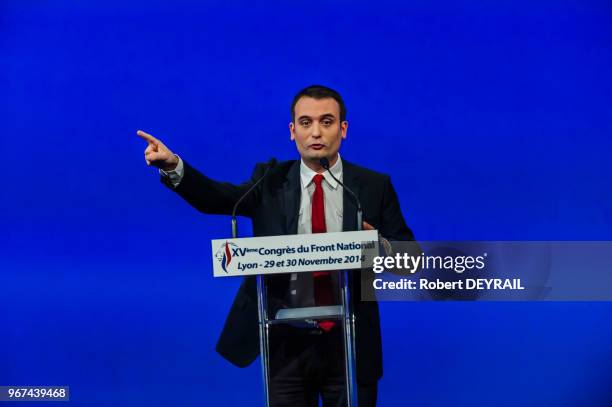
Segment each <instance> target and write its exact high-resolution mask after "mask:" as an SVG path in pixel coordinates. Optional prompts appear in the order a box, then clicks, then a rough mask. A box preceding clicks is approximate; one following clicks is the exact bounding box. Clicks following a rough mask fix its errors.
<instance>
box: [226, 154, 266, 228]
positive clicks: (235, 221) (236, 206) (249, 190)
mask: <svg viewBox="0 0 612 407" xmlns="http://www.w3.org/2000/svg"><path fill="white" fill-rule="evenodd" d="M264 165H265V166H266V170H265V171H264V173H263V175H262V176H261V177H260V178H259V179H258V180H257V181H256V182H255V183H254V184H253V185H251V188H249V189H248V190H247V191H246V192H245V193H244V194H242V196H241V197H240V198H239V199H238V200H237V201H236V203H235V204H234V207H233V208H232V238H233V239H235V238H237V237H238V220H237V219H236V211H237V210H238V206H239V205H240V203H241V202H242V201H243V200H244V198H246V197H247V196H248V195H249V194H250V193H251V191H253V190H254V189H255V187H256V186H257V185H259V183H260V182H261V181H263V179H264V178H265V177H266V175H268V171H270V168H272V167H274V166H275V165H276V158H271V159H270V160H268V162H267V163H265V164H264Z"/></svg>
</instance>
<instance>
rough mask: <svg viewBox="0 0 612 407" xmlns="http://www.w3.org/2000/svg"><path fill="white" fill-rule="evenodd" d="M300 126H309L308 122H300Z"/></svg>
mask: <svg viewBox="0 0 612 407" xmlns="http://www.w3.org/2000/svg"><path fill="white" fill-rule="evenodd" d="M300 124H301V125H302V126H308V125H310V120H302V121H301V122H300Z"/></svg>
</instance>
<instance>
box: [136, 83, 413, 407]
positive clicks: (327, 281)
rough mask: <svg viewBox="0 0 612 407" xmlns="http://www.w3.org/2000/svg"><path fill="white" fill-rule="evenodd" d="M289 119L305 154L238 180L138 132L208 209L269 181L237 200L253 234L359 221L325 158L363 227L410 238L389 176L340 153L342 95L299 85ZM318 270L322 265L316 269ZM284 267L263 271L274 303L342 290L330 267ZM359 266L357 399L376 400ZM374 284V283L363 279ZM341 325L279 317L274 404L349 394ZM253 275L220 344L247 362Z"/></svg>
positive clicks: (375, 367) (251, 352)
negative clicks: (222, 177) (292, 270)
mask: <svg viewBox="0 0 612 407" xmlns="http://www.w3.org/2000/svg"><path fill="white" fill-rule="evenodd" d="M291 113H292V120H291V123H290V124H289V131H290V134H291V140H292V141H295V143H296V147H297V149H298V152H299V153H300V157H301V160H299V161H295V160H293V161H285V162H280V163H275V164H273V165H266V164H258V165H257V166H256V167H255V170H254V172H253V175H252V177H251V179H250V180H249V181H247V182H245V183H243V184H241V185H232V184H229V183H223V182H218V181H214V180H212V179H210V178H208V177H206V176H205V175H203V174H201V173H200V172H198V171H197V170H195V169H194V168H193V167H191V166H190V165H189V164H188V163H187V162H184V161H183V160H181V159H180V158H179V157H178V156H177V155H175V154H173V153H172V152H171V151H170V150H169V149H168V148H167V147H166V146H165V145H164V144H163V143H162V142H161V141H159V140H158V139H156V138H155V137H153V136H151V135H149V134H147V133H144V132H142V131H139V132H138V135H139V136H140V137H142V138H144V139H145V140H146V141H147V143H148V146H147V148H146V150H145V160H146V162H147V164H148V165H154V166H156V167H158V168H159V169H160V173H161V174H162V182H163V183H164V184H166V185H167V186H168V187H170V188H172V189H173V190H174V191H175V192H176V193H178V194H179V195H180V196H181V197H182V198H184V199H185V200H186V201H187V202H189V203H190V204H191V205H193V206H194V207H195V208H196V209H198V210H199V211H201V212H203V213H207V214H225V215H227V214H230V213H231V210H232V207H233V206H234V204H235V203H236V201H237V200H238V199H239V198H240V197H241V196H242V195H243V194H244V193H245V192H246V191H247V190H248V189H249V188H250V187H251V186H252V185H253V183H254V182H256V181H257V180H258V179H260V178H261V177H262V176H263V175H264V172H265V170H266V168H268V167H270V168H269V171H268V173H267V174H266V176H265V178H264V179H263V181H262V182H261V183H260V185H258V187H257V188H256V189H255V190H254V191H253V192H252V193H250V194H249V195H247V196H246V198H245V199H244V201H243V202H242V203H241V204H240V206H239V207H238V214H239V215H242V216H247V217H249V218H251V219H252V221H253V232H254V234H255V236H271V235H285V234H297V233H321V232H337V231H351V230H356V229H357V225H356V220H355V219H356V216H355V215H356V212H357V205H356V203H355V201H354V199H353V198H352V197H351V196H350V195H349V193H348V192H346V191H344V190H343V189H342V187H341V186H339V185H338V183H337V182H336V181H334V180H333V178H332V177H331V176H330V175H329V173H326V172H325V170H324V169H323V168H322V167H321V164H320V159H321V158H323V157H325V158H327V159H328V160H329V166H330V171H331V172H333V173H334V175H336V178H338V179H340V180H341V181H342V182H343V183H344V184H345V185H346V186H347V187H348V188H350V189H351V190H352V191H353V192H354V193H355V194H356V195H357V196H358V197H359V200H360V201H361V205H362V208H363V213H364V224H363V228H364V229H378V231H379V233H380V236H381V237H384V239H385V241H386V239H389V240H402V241H406V240H414V237H413V234H412V232H411V231H410V229H409V228H408V227H407V226H406V223H405V221H404V218H403V216H402V213H401V210H400V206H399V201H398V198H397V195H396V193H395V191H394V189H393V186H392V184H391V181H390V178H389V177H388V176H387V175H383V174H380V173H377V172H374V171H371V170H368V169H365V168H363V167H360V166H357V165H354V164H351V163H349V162H348V161H346V160H344V159H341V158H340V155H339V154H338V151H339V149H340V145H341V142H342V140H344V139H345V138H346V133H347V129H348V122H347V121H346V108H345V106H344V102H343V100H342V98H341V97H340V95H339V94H338V93H337V92H335V91H334V90H332V89H329V88H327V87H324V86H310V87H308V88H305V89H303V90H302V91H300V92H299V93H298V94H297V95H296V96H295V98H294V100H293V103H292V106H291ZM315 274H316V273H315ZM319 274H321V276H319V275H316V276H315V277H313V276H311V275H310V274H306V275H304V274H299V275H295V274H285V275H280V276H273V277H268V278H267V284H268V291H269V298H270V302H271V304H272V305H271V307H272V308H279V307H286V306H291V307H304V306H313V305H319V304H320V298H322V297H321V293H322V292H323V291H324V290H329V292H330V293H332V295H334V296H337V290H338V287H337V281H336V280H334V279H333V278H331V277H329V276H328V274H329V273H319ZM360 276H361V273H360V272H354V273H352V277H351V278H352V285H353V292H354V293H355V294H356V296H357V301H355V303H354V311H355V315H356V322H355V323H356V326H355V331H356V338H355V339H356V346H355V347H356V355H357V379H358V399H359V405H360V406H375V405H376V395H377V382H378V380H379V379H380V378H381V377H382V346H381V335H380V322H379V313H378V304H377V303H376V302H375V301H361V300H359V293H361V278H360ZM364 288H366V289H370V287H365V286H364ZM340 331H341V330H340V328H339V326H337V325H336V324H334V323H333V322H330V321H323V322H320V323H319V324H316V325H312V326H308V327H297V326H291V325H287V326H284V327H283V326H281V327H279V328H276V330H275V332H272V333H271V338H270V363H271V367H270V399H271V405H273V406H292V407H297V406H316V405H318V404H317V402H318V398H319V396H320V397H321V398H322V400H323V404H324V406H341V405H344V404H345V403H346V399H345V392H344V381H343V375H344V370H343V367H344V360H343V356H342V354H343V352H342V340H341V333H340ZM258 332H259V331H258V313H257V297H256V284H255V279H254V278H253V277H247V278H245V279H244V281H243V283H242V285H241V286H240V289H239V291H238V293H237V295H236V298H235V300H234V303H233V305H232V308H231V310H230V313H229V315H228V317H227V320H226V322H225V326H224V328H223V331H222V333H221V337H220V339H219V342H218V344H217V351H218V352H219V353H220V354H221V355H222V356H223V357H225V358H226V359H227V360H229V361H230V362H232V363H233V364H235V365H237V366H240V367H244V366H247V365H249V364H251V363H252V362H253V361H254V360H255V358H256V357H257V355H258V354H259V341H258Z"/></svg>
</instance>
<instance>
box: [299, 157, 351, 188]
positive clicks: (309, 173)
mask: <svg viewBox="0 0 612 407" xmlns="http://www.w3.org/2000/svg"><path fill="white" fill-rule="evenodd" d="M329 171H331V172H332V173H333V174H334V176H335V177H336V178H338V179H339V180H341V179H342V158H341V157H340V153H338V160H337V161H336V163H335V164H334V165H332V167H331V168H330V169H329ZM329 171H325V172H324V173H323V178H325V181H326V182H327V183H328V184H329V186H330V187H331V188H332V189H336V188H337V187H338V183H337V182H336V180H335V179H333V178H332V176H331V175H329ZM316 174H317V172H316V171H313V170H312V169H310V168H309V167H308V166H307V165H306V164H305V163H304V160H302V161H301V162H300V178H301V180H302V188H307V187H308V185H310V183H311V182H312V179H313V178H314V176H315V175H316Z"/></svg>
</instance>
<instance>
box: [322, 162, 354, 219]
mask: <svg viewBox="0 0 612 407" xmlns="http://www.w3.org/2000/svg"><path fill="white" fill-rule="evenodd" d="M319 164H321V167H323V168H324V169H325V170H326V171H327V172H328V173H329V175H331V177H332V178H333V179H334V180H335V181H336V182H337V183H338V184H340V185H342V188H344V190H345V191H347V192H348V193H349V194H350V195H351V196H352V197H353V199H354V200H355V203H357V230H362V227H363V210H362V209H361V201H359V198H357V195H355V193H354V192H353V191H351V189H350V188H349V187H347V186H346V185H344V184H343V183H342V181H340V180H339V179H338V178H336V176H335V175H334V173H333V172H331V170H330V169H329V160H328V159H327V157H323V158H321V159H319Z"/></svg>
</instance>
